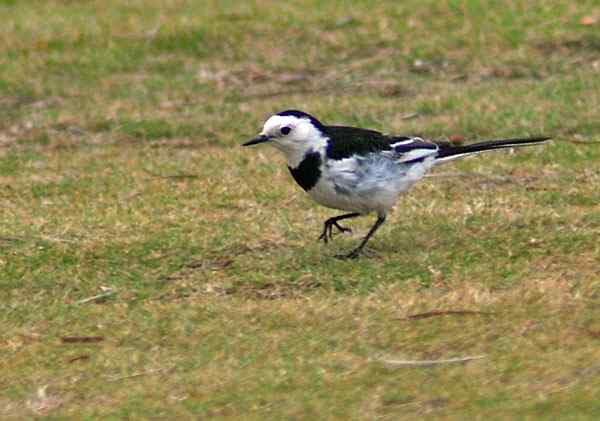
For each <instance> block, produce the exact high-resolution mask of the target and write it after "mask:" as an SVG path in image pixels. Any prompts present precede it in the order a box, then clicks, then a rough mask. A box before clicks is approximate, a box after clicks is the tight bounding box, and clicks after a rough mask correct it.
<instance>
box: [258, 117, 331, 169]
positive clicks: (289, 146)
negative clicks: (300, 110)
mask: <svg viewBox="0 0 600 421" xmlns="http://www.w3.org/2000/svg"><path fill="white" fill-rule="evenodd" d="M260 134H261V135H265V136H269V138H271V142H269V143H270V144H272V145H273V146H274V147H276V148H277V149H279V150H280V151H281V152H283V154H284V155H285V157H286V158H287V161H288V165H289V166H290V167H292V168H296V167H297V166H298V165H299V164H300V162H301V161H302V159H303V158H304V155H306V153H307V152H308V151H310V150H313V151H318V152H323V151H324V149H325V146H326V145H327V140H326V138H325V136H324V135H323V134H322V133H321V131H320V130H319V129H317V128H316V127H315V126H314V125H313V124H312V123H311V121H310V120H309V119H307V118H298V117H295V116H289V115H286V116H281V115H274V116H271V117H270V118H269V119H268V120H267V121H266V122H265V125H264V126H263V130H262V132H261V133H260Z"/></svg>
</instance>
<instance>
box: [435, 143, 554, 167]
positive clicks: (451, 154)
mask: <svg viewBox="0 0 600 421" xmlns="http://www.w3.org/2000/svg"><path fill="white" fill-rule="evenodd" d="M548 139H550V138H549V137H530V138H528V139H502V140H488V141H486V142H479V143H473V144H472V145H464V146H452V145H447V144H444V145H440V150H439V153H438V156H437V157H436V162H438V163H442V162H447V161H452V160H454V159H459V158H463V157H465V156H469V155H474V154H478V153H481V152H485V151H493V150H495V149H504V148H518V147H521V146H530V145H537V144H539V143H543V142H545V141H546V140H548Z"/></svg>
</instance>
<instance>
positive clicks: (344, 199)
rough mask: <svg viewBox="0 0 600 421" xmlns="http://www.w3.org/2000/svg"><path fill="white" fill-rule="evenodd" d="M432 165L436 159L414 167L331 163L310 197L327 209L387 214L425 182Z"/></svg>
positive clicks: (412, 165)
mask: <svg viewBox="0 0 600 421" xmlns="http://www.w3.org/2000/svg"><path fill="white" fill-rule="evenodd" d="M433 163H434V158H433V157H431V158H427V159H425V160H424V161H423V162H419V163H414V164H399V163H396V162H393V161H391V160H381V161H371V162H357V161H356V160H351V159H348V160H342V161H335V162H333V163H332V162H331V161H329V162H327V163H326V164H325V165H323V166H322V168H321V170H322V176H321V178H320V179H319V181H318V182H317V184H316V185H315V186H314V187H313V188H312V189H310V190H309V191H308V194H309V195H310V196H311V197H312V198H313V199H314V200H315V201H316V202H317V203H319V204H321V205H323V206H327V207H328V208H333V209H340V210H345V211H349V212H360V213H369V212H377V213H379V214H386V213H387V212H388V211H389V210H390V209H391V208H392V207H393V206H394V205H395V204H396V201H397V200H398V196H399V195H400V194H401V193H403V192H405V191H407V190H408V189H410V188H411V187H412V186H413V185H414V184H415V183H416V182H417V181H419V180H420V179H421V178H423V176H424V175H425V173H426V172H427V170H429V169H430V168H431V167H432V166H433Z"/></svg>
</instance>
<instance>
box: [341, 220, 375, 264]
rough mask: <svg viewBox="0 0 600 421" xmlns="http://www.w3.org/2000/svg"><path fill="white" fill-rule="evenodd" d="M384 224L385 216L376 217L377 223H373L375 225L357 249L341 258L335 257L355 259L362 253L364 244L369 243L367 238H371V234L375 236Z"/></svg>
mask: <svg viewBox="0 0 600 421" xmlns="http://www.w3.org/2000/svg"><path fill="white" fill-rule="evenodd" d="M384 222H385V215H378V216H377V221H375V224H374V225H373V226H372V227H371V229H370V230H369V232H368V233H367V235H366V236H365V238H363V240H362V241H361V242H360V244H359V245H358V247H356V248H355V249H354V250H352V251H351V252H350V253H348V254H346V255H341V256H336V257H338V258H340V259H356V258H357V257H358V256H359V255H360V253H361V252H362V249H363V247H364V246H365V244H367V241H369V238H371V237H372V236H373V234H375V231H377V230H378V229H379V227H380V226H381V225H383V223H384Z"/></svg>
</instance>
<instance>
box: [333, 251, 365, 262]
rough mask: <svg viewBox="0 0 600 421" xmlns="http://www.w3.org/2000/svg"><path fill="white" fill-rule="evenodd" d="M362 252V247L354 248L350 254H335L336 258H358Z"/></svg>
mask: <svg viewBox="0 0 600 421" xmlns="http://www.w3.org/2000/svg"><path fill="white" fill-rule="evenodd" d="M360 252H361V249H354V250H352V251H351V252H350V253H348V254H337V255H336V256H335V258H336V259H340V260H353V259H358V257H359V256H360Z"/></svg>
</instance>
